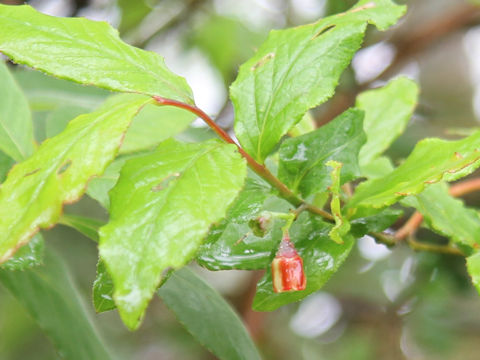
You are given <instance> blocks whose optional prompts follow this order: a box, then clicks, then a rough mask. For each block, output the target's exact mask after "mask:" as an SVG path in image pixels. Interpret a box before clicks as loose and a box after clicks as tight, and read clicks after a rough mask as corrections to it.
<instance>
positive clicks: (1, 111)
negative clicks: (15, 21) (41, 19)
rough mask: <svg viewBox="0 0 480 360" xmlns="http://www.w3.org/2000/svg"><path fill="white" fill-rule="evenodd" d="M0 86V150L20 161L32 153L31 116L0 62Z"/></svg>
mask: <svg viewBox="0 0 480 360" xmlns="http://www.w3.org/2000/svg"><path fill="white" fill-rule="evenodd" d="M2 33H3V31H2ZM0 37H1V35H0ZM0 84H1V85H0V150H1V151H3V152H4V153H5V154H7V155H8V156H10V157H11V158H12V159H14V160H16V161H21V160H23V159H25V158H27V157H28V156H30V155H31V154H32V152H33V142H34V139H33V125H32V115H31V113H30V108H29V107H28V102H27V99H26V98H25V96H24V95H23V93H22V90H21V89H20V87H19V86H18V84H17V83H16V82H15V80H14V78H13V77H12V75H11V74H10V72H9V71H8V69H7V66H6V65H5V64H4V63H3V61H1V60H0Z"/></svg>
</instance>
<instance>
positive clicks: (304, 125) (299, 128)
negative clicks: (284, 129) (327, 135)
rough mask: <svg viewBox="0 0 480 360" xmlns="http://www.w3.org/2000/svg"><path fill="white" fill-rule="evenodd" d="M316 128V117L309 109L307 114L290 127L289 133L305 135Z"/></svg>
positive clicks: (293, 135) (291, 134) (292, 135)
mask: <svg viewBox="0 0 480 360" xmlns="http://www.w3.org/2000/svg"><path fill="white" fill-rule="evenodd" d="M315 129H316V126H315V119H314V118H313V116H312V114H311V113H310V111H307V112H306V113H305V115H303V117H302V120H300V121H299V122H298V123H297V124H296V125H295V126H294V127H293V128H291V129H290V131H289V132H288V135H290V136H291V137H295V136H300V135H305V134H307V133H309V132H311V131H313V130H315Z"/></svg>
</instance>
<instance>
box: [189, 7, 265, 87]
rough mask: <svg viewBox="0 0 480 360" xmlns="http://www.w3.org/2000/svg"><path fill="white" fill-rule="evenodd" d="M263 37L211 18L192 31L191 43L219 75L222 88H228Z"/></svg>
mask: <svg viewBox="0 0 480 360" xmlns="http://www.w3.org/2000/svg"><path fill="white" fill-rule="evenodd" d="M262 40H264V37H262V36H261V35H260V34H258V33H255V32H253V31H252V28H247V27H246V26H245V25H244V24H242V22H241V21H239V20H238V19H234V18H227V17H224V16H218V15H212V16H210V18H208V19H207V20H206V21H204V23H203V24H201V25H200V26H199V27H198V28H197V29H195V31H193V34H192V39H191V41H192V42H193V44H194V45H195V46H196V47H198V48H199V49H200V50H201V51H202V52H204V53H205V55H207V56H208V58H209V60H210V62H211V63H212V65H213V66H214V67H215V68H216V69H218V70H219V71H220V73H221V74H222V76H223V79H224V80H225V83H226V84H231V82H232V81H233V80H234V77H235V75H236V73H237V70H238V66H239V65H240V64H241V63H243V62H244V61H246V60H247V59H248V58H249V57H250V56H252V54H253V53H254V48H256V47H258V46H259V45H260V44H261V42H262Z"/></svg>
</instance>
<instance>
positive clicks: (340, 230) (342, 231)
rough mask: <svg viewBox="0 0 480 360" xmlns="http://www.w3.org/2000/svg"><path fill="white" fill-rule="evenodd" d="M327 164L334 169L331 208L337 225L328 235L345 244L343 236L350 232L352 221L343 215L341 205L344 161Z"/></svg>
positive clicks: (331, 186) (338, 242) (331, 161)
mask: <svg viewBox="0 0 480 360" xmlns="http://www.w3.org/2000/svg"><path fill="white" fill-rule="evenodd" d="M325 165H327V166H328V167H331V168H332V169H333V170H332V172H331V177H332V185H330V188H329V190H330V192H331V193H332V200H331V202H330V210H331V211H332V215H333V218H334V220H335V226H334V227H333V228H332V230H331V231H330V232H329V233H328V235H330V238H331V239H332V240H333V241H335V242H336V243H337V244H343V237H344V236H345V235H346V234H347V233H348V230H350V223H349V222H348V220H347V219H345V218H344V217H343V215H342V209H341V207H340V172H341V170H342V163H339V162H337V161H334V160H329V161H327V163H326V164H325Z"/></svg>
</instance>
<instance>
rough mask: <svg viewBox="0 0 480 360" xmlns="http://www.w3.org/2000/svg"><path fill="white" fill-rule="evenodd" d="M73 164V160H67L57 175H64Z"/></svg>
mask: <svg viewBox="0 0 480 360" xmlns="http://www.w3.org/2000/svg"><path fill="white" fill-rule="evenodd" d="M70 165H72V160H67V161H65V162H64V163H63V164H62V165H60V167H59V168H58V170H57V175H62V174H63V173H64V172H65V171H67V170H68V168H69V167H70Z"/></svg>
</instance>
